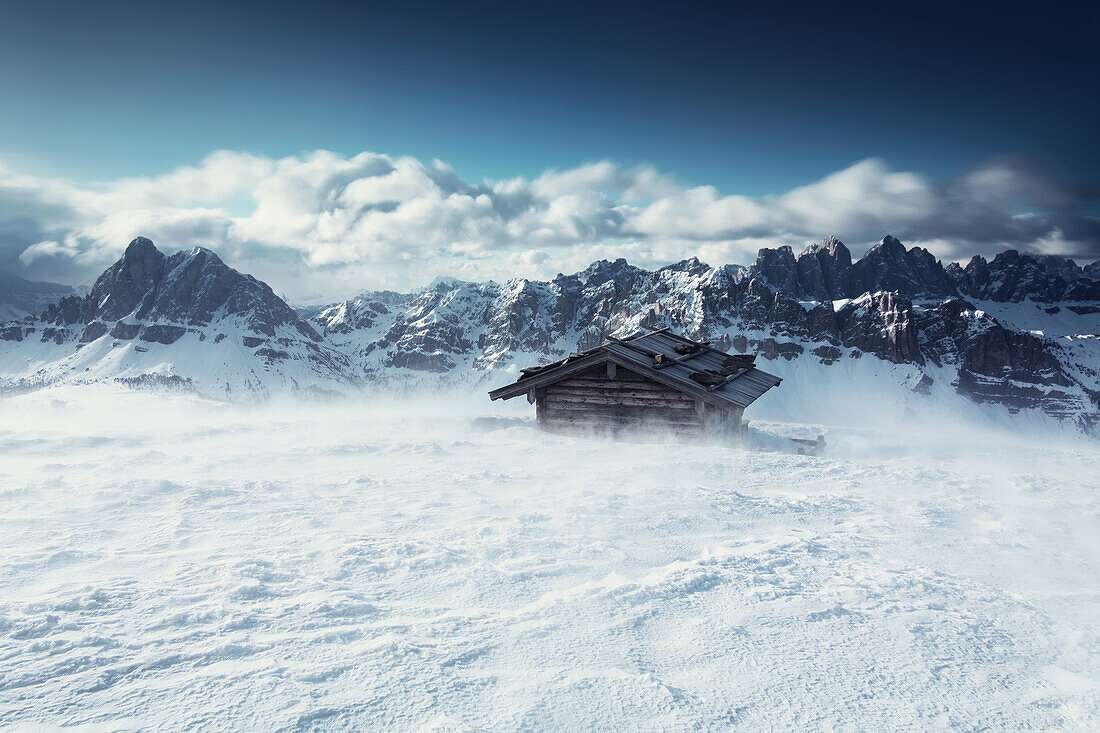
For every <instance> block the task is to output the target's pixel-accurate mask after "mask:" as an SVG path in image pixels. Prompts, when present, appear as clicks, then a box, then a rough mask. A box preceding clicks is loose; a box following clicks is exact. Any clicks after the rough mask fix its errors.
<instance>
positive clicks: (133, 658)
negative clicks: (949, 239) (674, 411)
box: [0, 387, 1100, 730]
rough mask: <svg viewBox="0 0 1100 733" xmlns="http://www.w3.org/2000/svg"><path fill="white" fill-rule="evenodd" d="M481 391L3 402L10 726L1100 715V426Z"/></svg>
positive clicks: (728, 725) (767, 721)
mask: <svg viewBox="0 0 1100 733" xmlns="http://www.w3.org/2000/svg"><path fill="white" fill-rule="evenodd" d="M433 402H434V404H433ZM473 404H474V406H473V407H471V406H469V405H464V404H457V405H456V404H452V403H450V402H449V401H448V400H445V399H442V398H440V399H438V400H434V401H433V400H424V401H423V402H418V403H404V404H400V403H377V404H358V403H329V404H324V403H318V404H302V403H298V404H289V403H284V404H271V405H268V406H263V407H252V408H243V407H239V406H238V407H231V406H227V405H219V404H215V403H206V402H202V401H199V400H196V399H194V398H189V397H186V396H181V395H173V396H165V395H154V394H148V393H137V392H118V391H115V390H112V389H109V388H95V387H85V388H82V389H78V388H61V389H55V390H48V391H43V392H36V393H31V394H26V395H21V396H17V397H10V398H7V399H4V400H2V401H0V498H2V500H3V506H4V511H3V512H2V513H0V726H9V727H14V728H17V729H18V728H31V729H34V728H39V727H44V728H50V729H52V728H56V727H59V726H77V727H85V728H86V729H88V730H131V729H134V730H137V729H152V730H158V729H160V730H183V729H195V730H200V729H201V730H211V729H237V730H240V729H245V730H309V729H360V730H362V729H370V728H385V729H393V730H512V729H538V730H574V729H592V728H595V729H615V730H660V729H665V730H667V729H685V728H700V729H705V730H709V729H742V730H760V729H791V728H798V729H829V728H832V729H842V730H844V729H851V730H872V729H884V728H891V729H928V728H957V729H963V730H969V729H975V728H992V729H1021V728H1031V727H1034V728H1063V729H1077V730H1091V729H1095V728H1096V727H1097V726H1100V634H1098V629H1100V580H1098V579H1100V531H1098V530H1100V451H1098V450H1097V448H1096V447H1095V445H1092V444H1089V443H1087V442H1084V441H1080V440H1076V439H1073V438H1069V437H1058V436H1054V435H1050V436H1047V437H1045V438H1039V437H1036V436H1035V435H1034V434H1029V435H1026V436H1025V435H1020V434H1013V433H1011V432H1004V433H998V434H996V435H995V436H994V437H983V436H982V435H981V434H980V433H978V432H976V431H973V430H967V429H964V428H962V427H959V428H958V429H951V430H947V429H945V426H943V425H941V426H939V429H938V430H935V431H933V432H930V433H927V434H924V433H922V434H920V435H914V434H913V432H912V430H913V428H912V427H911V426H907V425H896V426H895V428H894V429H893V430H892V431H891V430H883V429H882V428H881V426H876V430H874V431H870V430H867V431H863V430H859V429H853V428H850V429H845V430H840V429H832V430H826V431H825V432H826V433H827V436H828V440H829V444H830V448H831V450H830V453H829V454H827V455H825V456H821V457H807V456H798V455H793V454H790V453H777V452H770V453H769V452H751V451H742V450H736V449H731V448H718V447H714V446H702V445H683V444H677V443H671V442H668V441H665V440H663V439H662V438H661V436H655V438H654V440H653V441H652V442H648V443H616V442H611V441H608V440H603V439H595V438H585V437H568V436H556V435H545V434H541V433H538V432H537V431H535V430H534V428H533V425H532V421H531V420H530V419H529V415H528V412H529V406H527V405H522V406H520V405H516V406H512V405H507V406H505V407H504V408H500V407H498V406H496V405H492V406H490V405H487V404H485V403H483V402H476V403H473ZM759 427H760V429H761V430H763V431H767V432H769V433H771V434H772V435H779V434H783V433H784V432H790V433H791V434H794V433H798V432H802V433H805V432H809V433H813V432H816V431H817V430H818V428H817V426H792V425H786V424H780V423H763V424H760V425H759ZM772 442H773V443H774V442H775V441H772Z"/></svg>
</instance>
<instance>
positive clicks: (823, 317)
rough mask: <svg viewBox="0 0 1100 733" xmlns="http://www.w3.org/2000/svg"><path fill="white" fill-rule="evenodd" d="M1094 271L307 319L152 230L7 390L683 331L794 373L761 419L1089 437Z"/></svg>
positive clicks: (516, 359) (917, 273)
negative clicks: (950, 406)
mask: <svg viewBox="0 0 1100 733" xmlns="http://www.w3.org/2000/svg"><path fill="white" fill-rule="evenodd" d="M1096 270H1097V268H1096V267H1095V266H1091V265H1090V266H1089V267H1088V268H1084V269H1082V268H1080V267H1078V266H1077V265H1076V264H1075V263H1074V262H1073V261H1072V260H1067V259H1065V258H1051V257H1031V256H1028V255H1021V254H1019V253H1017V252H1013V251H1009V252H1005V253H1002V254H1001V255H998V256H997V257H996V258H994V259H993V260H992V261H991V262H986V261H985V260H984V259H981V258H975V259H974V260H972V261H971V262H970V263H969V264H968V265H967V266H966V268H961V267H958V266H957V265H951V266H949V267H946V268H945V267H943V265H942V264H941V263H940V262H939V261H937V260H936V259H935V258H934V257H933V256H932V255H931V254H930V253H929V252H927V251H926V250H923V249H921V248H916V247H915V248H912V249H906V247H905V246H904V245H903V244H902V243H901V242H899V241H898V240H896V239H894V238H893V237H886V238H884V239H883V240H882V242H880V243H879V244H878V245H876V246H875V247H872V248H871V249H870V250H869V251H868V252H867V253H866V255H864V257H863V258H861V259H859V260H858V261H855V262H853V260H852V257H851V253H850V252H849V251H848V249H847V247H845V246H844V244H843V243H842V242H840V241H839V240H837V239H836V238H833V237H829V238H827V239H825V240H824V241H823V242H822V243H821V244H818V245H814V246H812V247H809V248H807V249H806V250H805V251H803V252H802V253H800V254H798V255H797V256H796V255H795V254H794V252H793V251H792V250H791V248H790V247H779V248H776V249H763V250H761V251H760V253H759V255H758V256H757V259H756V262H755V263H754V264H753V265H752V266H751V267H748V268H745V267H741V266H738V265H724V266H720V267H711V266H709V265H707V264H705V263H703V262H700V261H699V260H698V259H695V258H692V259H688V260H684V261H683V262H679V263H676V264H674V265H670V266H668V267H664V268H661V269H660V270H657V271H653V272H650V271H647V270H643V269H640V268H638V267H634V266H632V265H630V264H629V263H627V262H626V261H625V260H622V259H619V260H616V261H614V262H612V261H607V260H601V261H599V262H595V263H593V264H592V265H591V266H589V267H588V268H587V269H585V270H583V271H581V272H578V273H575V274H572V275H558V276H557V277H556V278H554V279H553V280H551V281H548V282H540V281H533V280H525V279H517V280H510V281H508V282H507V283H504V284H499V283H495V282H485V283H471V282H463V281H460V280H454V279H440V280H438V281H437V282H435V283H434V284H433V285H432V286H430V287H428V288H425V289H423V290H420V291H416V292H413V293H407V294H404V293H395V292H390V291H382V292H370V293H364V294H362V295H361V296H359V297H357V298H353V299H351V300H347V301H344V302H340V303H336V304H333V305H331V306H328V307H325V308H311V309H309V311H305V312H302V313H296V312H295V311H294V310H293V309H291V308H290V307H289V306H288V305H287V304H286V303H285V302H284V301H282V300H281V299H279V298H278V297H277V296H275V295H274V293H273V292H272V291H271V289H270V288H269V287H268V286H267V285H265V284H263V283H261V282H259V281H257V280H255V279H253V278H251V277H248V276H245V275H241V274H240V273H238V272H236V271H234V270H232V269H230V268H229V267H227V266H226V265H225V264H223V263H222V262H221V261H220V260H219V259H218V258H217V256H216V255H214V254H213V253H212V252H209V251H207V250H202V249H196V250H192V251H190V252H180V253H177V254H174V255H172V256H170V257H166V256H165V255H163V254H162V253H160V252H159V251H157V249H156V248H155V247H154V246H153V244H152V243H151V242H149V241H148V240H146V239H141V238H139V239H136V240H134V242H133V243H131V245H130V247H129V248H128V249H127V251H126V254H125V255H124V256H123V257H122V259H121V260H119V262H118V263H116V264H115V265H114V266H113V267H111V268H110V269H109V270H107V271H106V272H105V273H104V274H103V275H102V276H101V277H100V278H99V280H98V281H97V282H96V284H95V286H94V287H93V288H92V291H91V293H90V294H89V295H88V296H86V297H75V296H74V297H68V298H64V299H62V300H60V301H58V302H57V303H54V304H53V305H51V306H50V307H49V308H47V309H46V310H45V312H44V313H43V314H42V315H41V317H39V318H32V319H29V320H23V321H19V322H16V323H8V324H5V325H4V326H3V327H0V380H2V382H0V385H2V386H3V387H6V388H8V389H11V388H26V387H33V386H39V385H44V384H52V383H55V382H61V381H102V380H117V381H122V382H124V383H132V384H144V383H154V384H169V385H175V386H178V387H186V388H190V389H194V390H196V391H198V392H200V393H203V394H207V395H211V396H217V397H230V398H239V397H244V396H248V397H255V396H260V397H263V396H267V395H269V394H271V393H272V392H273V391H277V390H282V389H291V390H326V391H327V390H344V389H349V388H352V389H353V388H355V387H357V386H361V385H370V384H383V385H386V386H391V387H392V386H402V387H409V388H412V387H422V386H432V387H438V386H452V387H453V386H458V385H462V386H465V387H467V388H469V389H481V388H483V387H487V386H488V385H490V384H493V383H495V382H497V381H499V380H507V379H510V378H512V377H514V376H515V375H516V374H517V372H518V369H519V368H520V367H522V366H528V365H531V364H536V363H542V362H546V361H550V360H552V359H557V358H560V357H561V356H563V355H566V354H568V353H570V352H573V351H577V350H583V349H586V348H589V347H592V346H595V345H597V344H599V343H601V342H602V341H603V340H604V338H605V337H606V336H609V335H618V336H622V335H627V334H629V333H632V332H635V331H637V330H638V329H641V328H646V327H665V326H668V327H671V328H673V329H675V330H677V331H679V332H682V333H685V334H687V335H689V336H691V337H693V338H697V339H701V340H709V341H711V342H712V343H713V344H714V345H715V346H717V347H719V348H722V349H731V350H734V351H737V352H755V353H759V354H760V356H761V357H762V359H763V360H764V363H767V367H766V368H767V369H768V371H771V372H774V373H776V374H778V375H779V376H782V377H784V378H785V379H786V381H785V383H784V385H783V388H782V390H777V392H782V393H783V394H784V395H788V396H791V395H796V394H797V395H799V397H798V399H797V401H795V402H791V401H790V400H788V399H787V398H786V397H784V396H782V395H778V396H777V395H772V396H769V398H768V399H767V400H766V401H762V407H763V409H764V410H768V409H769V408H768V406H767V405H764V404H763V403H765V402H766V403H770V405H771V406H772V407H773V408H774V407H776V406H780V405H782V406H783V407H784V409H788V410H790V411H804V410H807V409H809V408H810V406H813V405H816V406H818V409H820V411H821V412H830V411H831V412H833V413H835V412H837V411H846V410H849V409H851V408H853V406H860V407H862V408H864V409H866V408H868V407H870V408H872V409H876V410H883V409H894V410H904V409H906V408H908V407H910V406H913V405H916V404H917V403H920V402H922V401H928V400H935V399H939V400H955V401H959V400H963V401H967V402H969V403H974V404H979V405H992V406H995V408H996V409H999V410H1002V411H1003V410H1007V411H1009V412H1011V413H1017V414H1018V413H1020V412H1021V411H1024V412H1028V413H1031V414H1032V416H1033V417H1035V418H1036V419H1042V420H1054V421H1068V422H1070V423H1071V424H1074V425H1077V426H1079V427H1082V428H1086V429H1091V428H1092V427H1093V426H1095V425H1096V424H1097V423H1098V422H1100V367H1098V365H1100V338H1098V334H1100V283H1098V282H1097V281H1096V280H1094V279H1092V275H1093V274H1095V271H1096ZM307 319H308V321H309V322H307ZM311 324H312V325H311ZM872 395H874V396H873V397H872ZM753 409H754V412H756V411H757V410H758V409H760V407H757V406H754V408H753ZM758 414H759V413H758ZM772 416H773V417H784V415H780V414H775V413H774V409H773V411H772ZM785 417H788V418H789V417H793V413H792V414H791V415H786V416H785ZM800 417H805V415H801V416H800Z"/></svg>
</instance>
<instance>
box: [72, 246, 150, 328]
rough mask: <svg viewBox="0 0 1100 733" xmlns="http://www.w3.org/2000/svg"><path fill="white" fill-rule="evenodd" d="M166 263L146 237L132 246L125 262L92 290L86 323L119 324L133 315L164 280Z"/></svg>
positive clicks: (113, 269)
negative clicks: (115, 322)
mask: <svg viewBox="0 0 1100 733" xmlns="http://www.w3.org/2000/svg"><path fill="white" fill-rule="evenodd" d="M165 259H166V258H165V256H164V253H163V252H161V251H160V250H159V249H157V248H156V246H155V245H154V244H153V242H152V241H151V240H149V239H146V238H145V237H137V238H136V239H134V240H133V241H132V242H130V244H129V245H128V246H127V247H126V251H125V252H124V253H123V255H122V258H121V259H119V261H118V262H116V263H115V264H113V265H112V266H111V267H109V268H108V269H107V271H106V272H104V273H103V274H102V275H100V276H99V279H97V280H96V281H95V285H93V286H92V291H91V294H90V296H89V311H88V313H87V316H86V317H87V320H89V321H90V320H92V319H94V318H102V319H104V320H109V321H117V320H118V319H120V318H123V317H125V316H127V315H129V314H130V313H132V312H133V311H134V310H135V309H136V308H137V307H138V305H139V304H140V303H141V301H142V300H143V299H144V298H145V296H146V295H147V294H148V293H150V292H151V291H152V290H153V289H154V288H155V287H156V285H157V283H158V282H160V279H161V277H163V276H164V263H165Z"/></svg>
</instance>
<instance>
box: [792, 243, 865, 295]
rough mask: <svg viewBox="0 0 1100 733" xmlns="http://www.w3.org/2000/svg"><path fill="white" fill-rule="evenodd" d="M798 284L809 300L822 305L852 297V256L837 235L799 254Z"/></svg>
mask: <svg viewBox="0 0 1100 733" xmlns="http://www.w3.org/2000/svg"><path fill="white" fill-rule="evenodd" d="M798 281H799V284H800V285H801V286H802V291H803V293H804V294H805V295H806V297H807V298H810V299H811V300H816V301H818V302H825V301H827V300H836V299H837V298H844V297H846V296H848V295H849V293H850V291H851V281H852V253H851V252H849V251H848V248H847V247H845V246H844V243H843V242H841V241H840V240H839V239H837V238H836V237H833V236H828V237H825V239H823V240H821V243H820V244H811V245H810V246H809V247H807V248H806V249H804V250H802V253H801V254H799V255H798Z"/></svg>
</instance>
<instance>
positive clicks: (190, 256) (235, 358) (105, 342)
mask: <svg viewBox="0 0 1100 733" xmlns="http://www.w3.org/2000/svg"><path fill="white" fill-rule="evenodd" d="M0 339H2V341H0V343H2V344H3V347H4V348H2V349H0V373H3V374H4V384H5V386H6V387H8V388H9V389H11V388H28V387H35V386H42V385H48V384H54V383H58V382H73V381H76V382H81V381H104V380H112V381H116V382H121V383H124V384H133V385H160V386H167V387H176V388H184V389H197V390H199V391H201V392H203V393H206V394H211V395H216V396H221V397H227V398H250V397H257V396H260V397H262V396H266V395H268V394H269V393H270V392H271V391H272V390H273V389H292V390H306V391H312V390H332V389H336V388H339V387H341V386H345V385H348V384H350V383H352V382H353V381H354V379H353V378H352V377H351V375H350V364H349V361H348V359H347V358H346V357H345V356H344V355H343V354H342V353H340V352H338V351H336V350H334V349H332V348H331V347H330V346H329V345H328V344H326V343H325V341H324V339H323V338H322V337H321V336H320V335H319V334H318V333H317V332H316V331H315V330H314V329H313V328H312V327H311V326H310V325H309V324H308V323H307V322H305V321H304V320H302V319H301V318H300V317H299V316H298V314H297V313H296V312H295V311H294V310H293V309H292V308H290V306H288V305H287V304H286V303H285V302H284V301H283V300H281V299H280V298H278V297H277V296H276V295H275V294H274V293H273V292H272V291H271V288H269V287H268V286H267V285H265V284H264V283H262V282H260V281H258V280H256V279H255V278H252V277H249V276H247V275H242V274H241V273H239V272H237V271H236V270H233V269H232V268H230V267H228V266H226V265H225V263H223V262H222V261H221V260H220V259H218V256H217V255H215V254H214V253H213V252H210V251H209V250H205V249H201V248H196V249H192V250H190V251H186V252H177V253H176V254H173V255H171V256H165V255H164V254H163V253H162V252H160V251H159V250H158V249H157V248H156V247H155V246H154V245H153V243H152V242H150V241H149V240H148V239H145V238H143V237H139V238H137V239H135V240H134V241H133V242H131V243H130V246H129V247H127V249H126V252H125V254H124V255H123V256H122V258H121V259H120V260H119V261H118V262H116V263H115V264H114V265H113V266H112V267H111V268H110V269H108V270H107V271H106V272H104V273H103V274H102V275H101V276H100V277H99V279H98V280H97V281H96V283H95V285H94V286H93V287H92V290H91V292H90V293H89V294H88V295H86V296H83V297H78V296H70V297H66V298H63V299H61V300H59V301H57V302H56V303H53V304H51V305H50V306H49V307H48V308H46V309H45V311H44V312H43V313H42V314H41V316H40V317H38V318H32V319H24V320H23V321H19V322H16V323H9V324H6V325H5V327H4V328H3V329H2V330H0Z"/></svg>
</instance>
